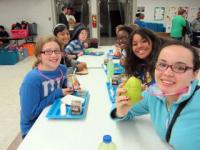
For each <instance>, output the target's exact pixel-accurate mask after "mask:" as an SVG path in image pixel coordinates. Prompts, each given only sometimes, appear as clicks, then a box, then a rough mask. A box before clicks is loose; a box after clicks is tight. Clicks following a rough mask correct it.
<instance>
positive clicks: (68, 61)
mask: <svg viewBox="0 0 200 150" xmlns="http://www.w3.org/2000/svg"><path fill="white" fill-rule="evenodd" d="M53 34H54V36H55V37H56V38H57V39H58V41H59V42H60V44H61V46H62V51H64V48H65V46H66V45H67V43H68V42H69V40H70V34H69V30H68V29H67V26H66V25H64V24H61V23H59V24H57V25H56V26H55V27H54V29H53ZM61 64H65V65H66V66H67V67H68V74H71V73H73V72H74V71H77V72H80V71H83V70H85V69H86V68H87V65H86V63H85V62H79V61H77V60H74V59H72V58H71V57H70V56H69V55H68V54H67V53H65V52H63V56H62V59H61Z"/></svg>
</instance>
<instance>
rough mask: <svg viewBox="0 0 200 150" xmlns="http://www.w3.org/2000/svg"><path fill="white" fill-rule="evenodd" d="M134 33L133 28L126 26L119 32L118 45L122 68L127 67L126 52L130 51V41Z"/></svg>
mask: <svg viewBox="0 0 200 150" xmlns="http://www.w3.org/2000/svg"><path fill="white" fill-rule="evenodd" d="M132 31H133V30H132V28H131V27H129V26H125V25H124V26H121V27H119V29H118V32H117V43H118V48H120V53H121V58H120V64H121V65H122V66H124V65H125V56H126V50H127V49H128V41H129V37H130V34H131V32H132Z"/></svg>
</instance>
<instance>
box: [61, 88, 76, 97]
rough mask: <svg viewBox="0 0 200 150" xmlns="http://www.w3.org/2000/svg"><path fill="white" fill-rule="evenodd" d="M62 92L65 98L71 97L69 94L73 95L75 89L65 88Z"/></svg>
mask: <svg viewBox="0 0 200 150" xmlns="http://www.w3.org/2000/svg"><path fill="white" fill-rule="evenodd" d="M62 92H63V95H64V96H65V95H69V94H72V93H73V92H74V89H73V88H63V89H62Z"/></svg>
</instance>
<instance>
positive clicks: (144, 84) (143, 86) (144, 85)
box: [141, 83, 148, 91]
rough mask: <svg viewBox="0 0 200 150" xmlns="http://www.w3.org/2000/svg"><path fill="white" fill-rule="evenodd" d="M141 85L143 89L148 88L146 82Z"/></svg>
mask: <svg viewBox="0 0 200 150" xmlns="http://www.w3.org/2000/svg"><path fill="white" fill-rule="evenodd" d="M141 87H142V91H144V90H146V89H147V88H148V86H147V84H146V83H143V84H141Z"/></svg>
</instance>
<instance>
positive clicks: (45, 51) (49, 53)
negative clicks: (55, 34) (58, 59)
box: [40, 50, 61, 55]
mask: <svg viewBox="0 0 200 150" xmlns="http://www.w3.org/2000/svg"><path fill="white" fill-rule="evenodd" d="M40 53H42V54H45V55H52V54H53V53H54V54H56V55H58V54H61V51H60V50H43V51H41V52H40Z"/></svg>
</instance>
